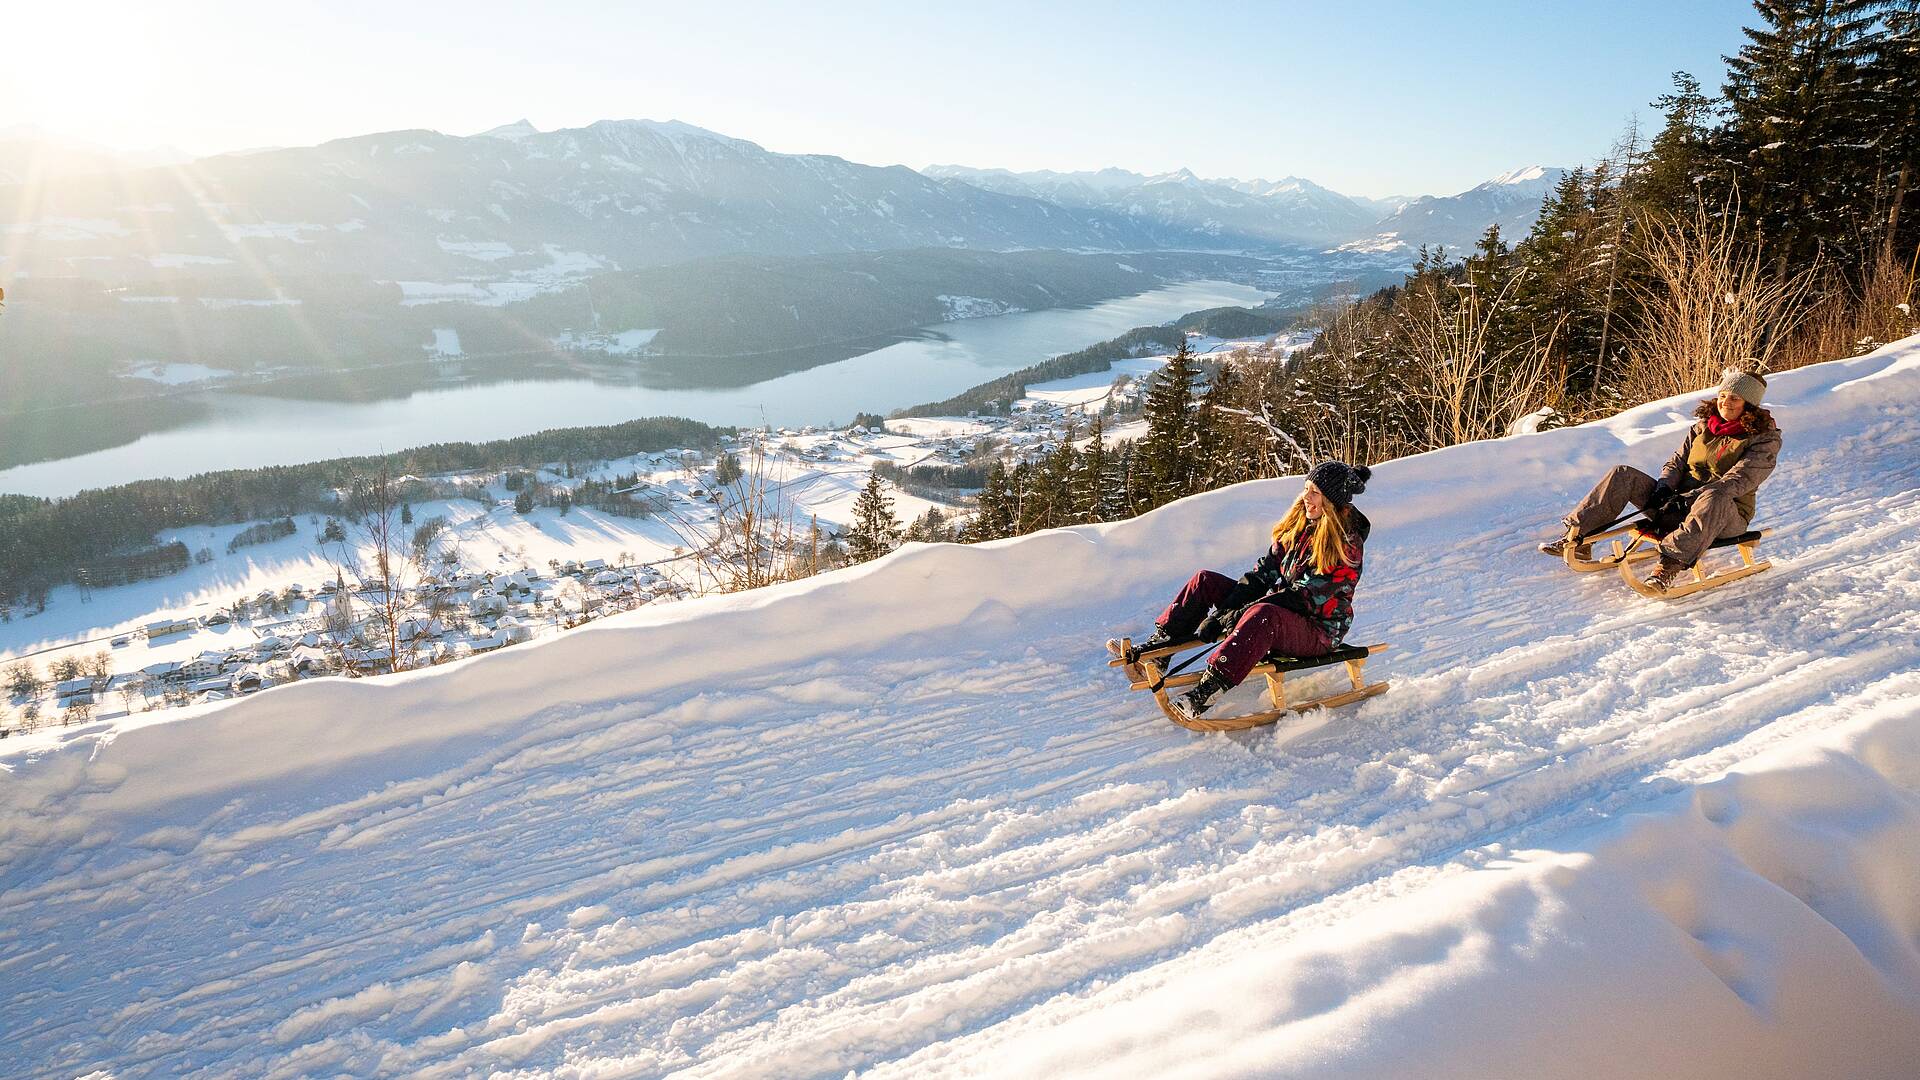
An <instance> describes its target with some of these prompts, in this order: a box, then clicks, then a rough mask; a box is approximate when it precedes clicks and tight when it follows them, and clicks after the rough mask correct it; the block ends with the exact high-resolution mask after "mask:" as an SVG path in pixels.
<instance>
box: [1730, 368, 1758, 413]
mask: <svg viewBox="0 0 1920 1080" xmlns="http://www.w3.org/2000/svg"><path fill="white" fill-rule="evenodd" d="M1720 389H1722V390H1731V391H1733V392H1734V393H1736V394H1739V395H1740V400H1741V401H1744V402H1746V403H1747V404H1749V405H1758V404H1760V399H1761V398H1764V397H1766V396H1767V380H1765V379H1763V378H1761V377H1760V376H1758V375H1755V374H1754V373H1752V372H1750V371H1741V370H1740V369H1739V368H1728V369H1727V370H1725V371H1723V372H1721V373H1720Z"/></svg>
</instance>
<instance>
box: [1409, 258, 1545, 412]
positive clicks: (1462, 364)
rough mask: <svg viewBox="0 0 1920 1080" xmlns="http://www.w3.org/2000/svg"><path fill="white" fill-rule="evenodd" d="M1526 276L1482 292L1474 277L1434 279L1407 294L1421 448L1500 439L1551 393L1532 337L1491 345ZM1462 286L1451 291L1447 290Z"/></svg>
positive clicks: (1413, 390)
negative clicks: (1509, 300) (1501, 317)
mask: <svg viewBox="0 0 1920 1080" xmlns="http://www.w3.org/2000/svg"><path fill="white" fill-rule="evenodd" d="M1521 277H1522V275H1519V274H1515V275H1514V276H1513V277H1511V278H1509V279H1508V281H1507V283H1506V285H1505V286H1504V287H1503V288H1502V289H1501V290H1500V292H1499V293H1497V294H1496V295H1494V296H1492V297H1490V298H1489V297H1483V296H1482V295H1481V293H1482V292H1483V290H1482V289H1480V288H1477V287H1476V286H1474V285H1473V284H1472V283H1471V282H1467V283H1464V284H1447V285H1445V286H1443V285H1442V284H1441V283H1439V282H1437V281H1430V282H1428V283H1426V284H1425V286H1424V287H1422V288H1420V289H1418V290H1415V291H1414V292H1413V293H1412V294H1410V295H1409V296H1408V298H1407V299H1408V302H1407V304H1406V306H1405V308H1404V309H1403V310H1402V313H1401V325H1402V327H1403V330H1404V340H1405V341H1406V343H1407V348H1408V352H1409V357H1408V358H1409V359H1410V360H1411V361H1412V372H1411V374H1412V375H1413V376H1414V381H1413V383H1412V384H1411V385H1410V386H1409V387H1408V393H1409V398H1410V402H1409V403H1410V404H1411V405H1412V406H1413V410H1414V423H1415V435H1414V437H1415V438H1416V439H1417V440H1418V441H1419V442H1421V443H1423V444H1424V445H1422V446H1420V447H1419V449H1421V450H1431V449H1437V448H1439V447H1442V446H1453V445H1456V444H1458V443H1464V442H1473V441H1475V440H1477V439H1492V438H1498V437H1500V436H1502V435H1505V434H1506V433H1507V430H1508V428H1509V427H1510V426H1511V425H1512V423H1513V422H1514V421H1515V420H1517V419H1519V418H1520V417H1521V416H1524V415H1525V414H1526V413H1527V412H1529V411H1531V409H1533V408H1534V407H1535V406H1537V405H1538V403H1539V400H1540V398H1541V396H1542V395H1543V394H1544V393H1545V388H1546V386H1547V383H1548V381H1549V380H1548V379H1547V356H1548V354H1549V353H1550V352H1551V351H1552V342H1551V340H1549V342H1548V345H1547V347H1546V348H1544V349H1543V348H1535V347H1533V344H1534V343H1526V344H1524V345H1515V346H1509V347H1507V348H1502V349H1495V348H1492V341H1493V337H1494V328H1495V323H1496V320H1497V319H1498V317H1499V315H1500V313H1501V311H1502V310H1503V309H1504V307H1505V305H1506V302H1507V298H1508V296H1509V295H1510V294H1511V293H1512V291H1513V288H1514V286H1515V285H1516V284H1518V283H1519V281H1520V280H1521ZM1443 287H1445V288H1450V289H1453V290H1456V291H1457V292H1458V293H1459V295H1458V296H1452V297H1450V296H1447V295H1445V294H1444V293H1442V291H1441V289H1442V288H1443Z"/></svg>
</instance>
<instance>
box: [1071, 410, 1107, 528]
mask: <svg viewBox="0 0 1920 1080" xmlns="http://www.w3.org/2000/svg"><path fill="white" fill-rule="evenodd" d="M1112 467H1113V463H1112V460H1111V457H1110V455H1109V454H1108V453H1107V431H1106V422H1105V420H1104V419H1103V418H1102V417H1099V416H1095V417H1094V418H1093V429H1092V431H1091V432H1090V437H1089V438H1088V440H1087V445H1086V448H1085V449H1083V450H1081V451H1080V455H1079V457H1077V458H1076V459H1074V463H1073V476H1072V479H1071V488H1072V495H1073V518H1074V520H1075V521H1080V522H1101V521H1106V520H1108V518H1107V513H1108V510H1109V504H1110V501H1111V500H1110V499H1109V498H1108V497H1107V491H1108V489H1109V480H1110V479H1111V478H1110V476H1109V475H1108V474H1109V473H1110V472H1111V470H1112Z"/></svg>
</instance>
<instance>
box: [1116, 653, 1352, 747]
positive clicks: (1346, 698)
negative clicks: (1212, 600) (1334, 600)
mask: <svg viewBox="0 0 1920 1080" xmlns="http://www.w3.org/2000/svg"><path fill="white" fill-rule="evenodd" d="M1203 647H1210V646H1209V644H1208V643H1207V642H1204V641H1189V642H1184V643H1182V644H1179V645H1168V646H1167V647H1165V648H1161V649H1150V650H1148V651H1146V652H1143V653H1140V654H1139V655H1138V656H1136V657H1134V661H1133V662H1132V663H1129V662H1128V661H1127V656H1128V654H1130V653H1132V652H1133V642H1132V641H1131V640H1130V639H1128V638H1121V639H1120V653H1119V655H1118V656H1115V657H1114V658H1113V659H1111V660H1109V661H1107V666H1108V667H1117V668H1120V669H1121V670H1122V671H1124V672H1126V675H1127V679H1128V681H1129V682H1131V684H1132V686H1131V687H1130V689H1134V690H1146V691H1149V692H1151V693H1152V694H1153V699H1154V700H1155V701H1157V702H1159V704H1160V711H1161V712H1163V713H1166V714H1167V719H1169V720H1171V721H1173V722H1174V723H1176V724H1179V725H1180V726H1181V727H1183V728H1189V729H1191V730H1193V731H1243V730H1245V729H1247V728H1256V727H1261V726H1263V725H1265V724H1271V723H1273V722H1274V721H1276V720H1278V719H1280V718H1281V717H1283V716H1286V715H1287V714H1288V713H1297V712H1306V711H1307V710H1308V709H1319V708H1328V709H1334V708H1338V707H1340V706H1342V705H1347V704H1351V703H1353V702H1355V701H1359V700H1360V699H1362V698H1370V697H1372V696H1373V695H1375V694H1380V693H1385V692H1386V689H1387V684H1386V683H1383V682H1378V683H1371V684H1369V683H1368V682H1367V681H1366V667H1367V658H1368V657H1369V656H1372V655H1373V654H1374V653H1377V652H1381V651H1384V650H1385V649H1386V648H1387V646H1385V645H1342V646H1340V647H1339V648H1337V649H1335V650H1333V651H1332V652H1330V653H1328V654H1327V655H1325V656H1306V657H1299V656H1270V657H1268V658H1267V659H1265V660H1263V661H1261V662H1260V663H1259V664H1258V665H1257V666H1255V667H1254V669H1253V671H1252V672H1251V673H1249V676H1248V677H1249V678H1251V677H1252V676H1253V675H1265V676H1266V677H1267V693H1268V694H1270V695H1271V696H1272V698H1273V708H1272V709H1270V710H1268V711H1266V712H1257V713H1248V714H1246V715H1244V716H1219V717H1215V716H1198V717H1195V718H1194V719H1192V720H1189V719H1187V718H1186V717H1184V716H1181V715H1180V714H1179V713H1178V712H1175V711H1174V708H1173V701H1172V699H1171V698H1169V697H1168V696H1167V692H1168V691H1169V690H1180V689H1184V688H1185V687H1189V686H1193V685H1195V684H1196V683H1198V682H1199V681H1200V673H1199V672H1197V671H1196V672H1190V673H1188V674H1184V675H1175V676H1173V677H1172V678H1166V673H1167V665H1168V663H1169V661H1171V660H1172V659H1173V657H1174V656H1175V655H1177V654H1179V653H1183V652H1186V651H1187V650H1188V649H1198V648H1203ZM1342 663H1344V664H1346V665H1347V678H1348V680H1349V681H1350V682H1352V683H1353V689H1351V690H1343V691H1341V692H1340V693H1337V694H1329V695H1327V696H1326V697H1319V698H1314V699H1313V700H1312V701H1297V702H1289V701H1288V700H1287V689H1286V677H1287V672H1289V671H1307V670H1310V669H1312V668H1318V667H1326V666H1327V665H1329V664H1342ZM1162 679H1165V681H1164V682H1162V681H1161V680H1162ZM1156 682H1158V683H1160V685H1159V686H1158V688H1156V687H1155V686H1154V684H1155V683H1156Z"/></svg>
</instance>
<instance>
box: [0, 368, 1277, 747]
mask: <svg viewBox="0 0 1920 1080" xmlns="http://www.w3.org/2000/svg"><path fill="white" fill-rule="evenodd" d="M1311 337H1312V335H1311V334H1310V333H1306V332H1301V333H1295V334H1285V335H1279V336H1278V337H1276V338H1273V339H1271V340H1244V341H1230V340H1222V339H1218V338H1210V337H1206V336H1203V335H1193V336H1191V337H1190V338H1189V347H1190V348H1191V349H1192V351H1194V352H1195V353H1196V354H1197V355H1199V356H1203V357H1208V358H1211V359H1212V361H1213V362H1215V363H1218V362H1220V361H1221V360H1223V359H1225V358H1227V357H1231V356H1234V355H1236V354H1237V353H1240V352H1244V351H1245V350H1248V349H1260V350H1263V351H1265V352H1267V353H1268V354H1271V355H1278V356H1287V355H1290V354H1291V353H1292V352H1294V351H1296V350H1297V349H1299V348H1301V347H1302V346H1304V345H1305V344H1307V343H1308V342H1309V341H1310V340H1311ZM1165 361H1166V357H1165V356H1160V355H1148V356H1141V357H1137V358H1133V359H1128V360H1122V361H1117V362H1116V363H1115V364H1114V365H1113V366H1112V369H1111V370H1109V371H1105V372H1097V373H1093V374H1091V375H1083V376H1074V377H1070V378H1065V379H1059V380H1053V381H1050V382H1046V383H1039V384H1035V385H1033V386H1031V387H1029V388H1028V393H1027V394H1026V395H1024V396H1022V397H1020V398H1018V399H1016V400H1014V401H1011V402H1009V403H1008V406H1009V407H1008V408H1007V410H1006V415H1004V416H1001V415H988V416H984V417H982V416H980V415H979V414H977V413H976V414H974V415H972V416H967V417H898V418H894V419H891V420H888V421H885V422H884V423H881V424H878V425H876V427H874V428H872V429H869V428H867V427H865V426H860V425H854V426H850V427H848V428H846V429H839V430H835V429H820V428H811V427H809V428H802V429H797V430H796V429H787V428H779V429H766V430H760V431H747V432H744V433H742V434H740V435H737V436H725V437H723V439H722V446H721V447H720V448H719V450H718V451H717V452H703V451H697V450H686V449H675V450H665V451H659V452H655V453H642V454H636V455H632V456H630V457H625V458H619V459H615V460H612V461H604V462H596V463H594V464H593V466H592V467H591V468H587V467H578V468H570V467H567V466H563V465H562V464H561V463H558V462H554V463H548V464H547V465H546V466H545V467H543V468H537V469H533V470H510V471H508V472H506V473H504V474H503V473H492V474H483V475H477V474H471V473H453V474H445V475H438V476H432V477H396V478H394V479H393V484H394V490H395V492H396V493H399V492H402V491H412V490H418V491H422V492H435V491H438V492H444V493H447V494H449V495H452V493H455V492H457V493H458V494H457V495H454V496H453V497H450V498H444V499H426V500H421V501H417V502H416V501H408V502H406V503H404V504H403V505H401V506H398V507H396V508H393V509H394V513H393V521H394V524H395V526H396V528H395V529H394V531H395V533H396V536H397V535H398V534H399V533H405V534H406V538H407V539H408V541H409V543H412V541H413V538H415V537H418V536H420V534H421V526H426V528H427V531H428V532H429V533H430V536H429V537H428V538H427V540H426V542H424V543H421V544H420V545H419V547H420V548H422V549H425V548H427V547H429V546H430V548H431V550H430V551H428V550H419V551H415V552H411V553H410V556H412V557H411V558H410V560H409V561H411V562H412V563H414V564H415V565H414V566H413V567H412V568H411V569H412V570H413V571H414V572H413V573H411V574H410V575H405V576H404V579H403V580H402V581H400V582H398V583H397V586H398V589H399V593H400V595H396V597H395V598H394V601H393V602H391V603H389V602H388V600H387V596H386V586H387V584H388V583H387V582H386V581H385V580H383V579H380V578H378V577H377V576H372V575H368V572H369V570H371V569H373V568H375V567H377V566H378V565H379V563H378V561H377V560H374V559H370V558H368V557H367V551H368V550H370V549H371V547H372V543H371V536H370V534H368V533H367V531H366V529H365V526H364V524H362V525H361V526H357V527H356V526H343V525H342V524H341V522H340V521H339V520H337V519H335V518H331V517H328V518H324V519H323V518H322V517H320V516H318V515H307V516H305V517H304V518H303V519H302V520H299V521H294V520H293V519H292V518H283V519H280V520H279V521H273V520H266V521H242V522H234V523H231V524H227V525H222V526H211V527H203V528H196V529H181V530H170V531H168V532H165V533H163V534H161V535H160V536H159V538H158V544H159V545H160V546H163V547H164V546H169V545H173V544H179V545H182V546H183V547H184V548H185V549H186V550H188V551H192V552H196V553H199V555H198V556H196V557H195V558H194V559H193V561H192V563H191V564H190V565H184V566H183V568H182V569H181V570H180V571H179V572H178V573H175V574H170V575H166V576H163V577H160V578H157V579H152V580H146V581H139V582H133V583H128V584H118V585H102V586H97V587H96V586H90V585H87V584H77V585H73V586H68V587H65V588H61V589H57V590H54V591H53V593H52V595H51V596H50V597H49V598H48V600H47V602H46V603H45V605H44V606H42V607H39V608H38V609H37V610H28V611H21V612H20V613H19V614H17V615H16V614H15V613H13V612H11V611H9V612H8V615H7V618H6V620H5V621H4V622H0V675H3V676H4V678H5V679H6V682H5V689H7V690H8V691H9V692H10V694H11V698H12V700H11V704H12V706H13V709H12V710H11V711H10V712H9V713H8V714H7V716H6V717H5V718H3V719H0V723H4V724H5V726H0V735H12V734H18V733H25V732H31V731H35V730H38V729H40V728H42V727H47V726H57V727H61V728H67V727H71V726H72V725H73V724H75V723H81V722H87V721H94V720H99V721H106V720H112V719H115V718H118V717H122V716H126V715H128V714H131V713H135V712H141V713H144V712H149V711H152V710H156V709H166V708H173V707H179V706H182V705H189V704H203V703H206V702H215V701H223V700H226V699H228V698H231V697H237V696H241V695H246V694H252V693H256V692H258V691H261V690H265V689H267V688H269V687H273V686H277V685H280V684H283V683H288V682H293V681H296V680H301V679H308V678H320V677H327V676H347V677H356V676H362V675H372V674H380V673H386V672H391V671H394V670H398V669H404V668H412V667H418V666H423V665H431V664H439V663H445V662H447V661H451V660H457V659H461V658H463V657H468V656H472V655H474V654H476V653H486V652H491V651H493V650H495V649H500V648H505V647H507V646H510V645H517V644H521V643H523V642H528V641H532V640H534V639H536V638H540V637H546V636H550V635H552V634H554V633H557V632H558V631H561V630H565V629H569V628H571V627H575V626H578V625H580V624H582V623H585V622H587V621H589V620H591V619H595V618H599V617H601V616H605V615H611V614H614V613H616V612H622V611H631V610H634V609H636V608H639V607H641V606H643V605H649V604H659V603H665V602H670V601H673V600H677V599H681V598H685V597H692V596H699V595H703V594H706V593H710V592H716V591H722V590H724V589H725V588H726V587H727V585H728V584H729V582H730V581H731V580H732V579H733V578H734V577H736V576H737V575H738V574H739V573H740V572H741V570H742V567H741V566H740V563H741V562H742V561H743V560H744V558H745V556H746V554H747V553H746V552H744V551H743V550H742V548H741V545H740V544H737V543H735V542H734V539H735V537H736V536H737V535H738V533H739V532H740V530H741V528H742V527H743V526H742V521H741V518H742V517H743V515H745V514H746V513H748V512H749V510H750V509H752V510H757V511H758V512H761V513H764V514H769V515H775V516H777V521H775V522H774V523H772V525H771V526H769V527H768V529H767V532H766V533H765V540H766V542H767V543H769V544H772V543H782V544H784V545H785V547H787V548H788V549H789V550H787V551H786V552H783V555H784V556H785V557H791V558H796V559H797V558H800V557H802V553H801V552H799V551H797V550H792V549H796V548H798V547H799V546H801V545H808V546H810V547H811V548H812V549H813V550H811V551H809V552H807V553H806V555H807V556H809V557H811V558H812V559H814V560H816V561H817V560H819V559H820V558H822V557H823V555H822V552H821V551H820V550H819V549H820V548H821V547H822V546H825V547H826V548H828V549H834V550H840V551H841V552H842V554H841V561H844V547H845V538H846V535H847V533H848V531H849V529H851V528H852V527H853V526H854V524H855V520H856V509H855V508H856V503H857V502H858V499H859V496H860V493H861V491H862V490H863V488H864V487H865V485H866V484H867V483H868V481H869V479H870V477H872V474H873V473H874V470H875V467H876V466H891V467H893V468H895V469H898V470H902V472H903V473H904V471H905V470H911V469H915V468H922V467H926V466H930V465H931V466H936V467H938V466H958V465H963V464H965V463H968V462H976V463H977V462H979V461H981V460H983V459H985V460H999V461H1010V462H1016V463H1017V462H1019V461H1022V460H1024V459H1027V458H1030V457H1032V456H1034V455H1036V454H1038V453H1040V452H1042V451H1043V450H1044V449H1045V448H1047V447H1049V446H1054V445H1058V444H1059V443H1061V442H1062V441H1084V439H1085V438H1086V437H1087V436H1086V433H1087V431H1088V429H1089V427H1090V426H1091V425H1092V424H1093V423H1094V422H1096V421H1101V422H1105V423H1108V424H1111V425H1112V426H1111V430H1110V433H1109V434H1108V435H1107V436H1106V437H1107V438H1110V439H1112V440H1113V441H1115V442H1124V441H1127V440H1128V439H1130V438H1133V437H1136V436H1138V435H1139V434H1140V433H1141V431H1142V429H1143V428H1144V423H1143V422H1142V421H1141V420H1139V419H1138V415H1139V411H1140V406H1141V398H1142V397H1143V394H1144V388H1145V383H1146V380H1147V378H1148V377H1150V376H1151V375H1152V373H1153V372H1155V371H1157V370H1158V369H1159V368H1160V367H1161V366H1162V365H1163V364H1164V363H1165ZM749 469H751V473H749V471H748V470H749ZM594 482H601V483H612V484H613V485H615V490H616V491H617V492H618V493H619V494H620V495H622V496H623V501H624V502H625V503H626V504H628V505H627V508H626V509H624V510H623V511H622V512H621V513H619V514H614V513H608V512H604V511H601V510H597V509H595V508H592V507H589V506H587V505H585V503H584V501H582V502H579V503H575V502H574V500H573V497H572V496H573V493H576V492H578V491H579V490H580V489H581V487H582V485H585V484H590V483H594ZM879 484H880V490H882V491H884V492H885V494H884V499H885V506H886V509H887V514H888V518H889V520H890V521H891V522H892V527H893V528H894V529H895V531H897V532H899V533H902V534H906V533H908V532H909V527H910V526H914V525H917V526H918V527H919V530H920V531H919V532H918V533H914V534H913V535H917V536H922V537H923V538H924V534H925V532H926V530H927V529H928V527H929V523H931V525H932V528H934V529H935V530H937V531H939V533H940V536H941V537H942V538H944V537H947V536H951V535H954V534H957V532H958V531H959V530H960V529H961V528H962V527H963V526H964V525H965V523H966V520H967V518H968V516H969V514H970V512H971V507H970V506H969V505H967V504H966V503H964V502H961V503H956V502H951V501H937V500H934V499H929V498H926V497H924V496H922V495H916V494H913V493H911V492H909V491H905V490H901V488H900V487H899V486H898V485H897V484H894V483H891V482H886V481H880V482H879ZM536 486H537V487H538V488H539V489H540V490H542V491H543V492H544V493H545V497H544V498H543V500H542V501H543V502H544V503H547V504H549V505H542V506H538V507H536V506H533V505H532V502H531V494H530V493H531V490H532V489H533V488H534V487H536ZM916 486H917V485H916ZM922 490H924V489H922ZM523 491H524V492H527V493H528V497H527V498H524V499H523V498H521V497H520V495H521V493H522V492H523ZM397 497H398V495H397V494H396V498H397ZM960 497H961V498H964V495H962V496H960ZM749 504H757V505H754V506H750V505H749ZM929 513H931V514H932V517H931V518H929V517H928V515H929ZM363 549H366V550H363ZM826 557H828V558H832V557H833V556H832V555H831V554H828V555H827V556H826ZM363 575H368V576H365V577H363ZM396 649H397V650H399V655H400V657H401V659H400V662H399V663H397V664H396V663H395V660H394V657H395V654H396Z"/></svg>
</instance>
